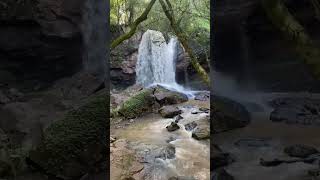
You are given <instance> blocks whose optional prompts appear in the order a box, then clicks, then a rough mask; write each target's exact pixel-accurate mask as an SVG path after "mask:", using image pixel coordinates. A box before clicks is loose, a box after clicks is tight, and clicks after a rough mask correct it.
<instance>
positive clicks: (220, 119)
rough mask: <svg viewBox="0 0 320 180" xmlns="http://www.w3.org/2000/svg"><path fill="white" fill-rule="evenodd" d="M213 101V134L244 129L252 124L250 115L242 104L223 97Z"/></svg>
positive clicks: (214, 98) (217, 97) (215, 98)
mask: <svg viewBox="0 0 320 180" xmlns="http://www.w3.org/2000/svg"><path fill="white" fill-rule="evenodd" d="M212 99H213V101H212V104H211V107H212V110H211V115H212V118H211V119H212V123H213V133H220V132H223V131H228V130H232V129H236V128H242V127H245V126H247V125H248V124H249V123H250V114H249V112H248V111H247V109H246V108H245V107H244V106H243V105H241V104H240V103H238V102H236V101H233V100H231V99H228V98H226V97H222V96H213V97H212Z"/></svg>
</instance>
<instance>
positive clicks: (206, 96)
mask: <svg viewBox="0 0 320 180" xmlns="http://www.w3.org/2000/svg"><path fill="white" fill-rule="evenodd" d="M194 99H195V100H198V101H209V100H210V92H199V93H197V94H195V98H194Z"/></svg>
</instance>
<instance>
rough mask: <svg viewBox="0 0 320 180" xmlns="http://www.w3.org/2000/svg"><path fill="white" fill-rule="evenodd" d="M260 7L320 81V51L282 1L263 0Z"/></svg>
mask: <svg viewBox="0 0 320 180" xmlns="http://www.w3.org/2000/svg"><path fill="white" fill-rule="evenodd" d="M262 5H263V7H264V9H265V12H266V14H267V16H268V18H269V19H270V21H271V22H272V23H273V25H274V26H275V27H276V28H278V29H279V30H280V31H281V32H282V33H283V34H284V35H285V36H286V37H287V38H288V39H289V40H291V41H292V44H293V45H294V47H295V49H296V51H297V52H298V54H299V55H300V56H301V57H302V59H303V60H304V63H305V64H307V65H308V67H309V68H310V69H311V71H312V73H313V75H314V76H315V78H317V79H320V51H319V49H318V47H316V46H315V45H314V43H313V42H312V40H311V38H310V37H309V35H308V34H307V32H306V31H305V29H304V27H303V26H302V25H301V24H300V23H299V22H298V21H297V20H296V19H295V17H294V16H293V15H292V14H291V13H290V11H289V10H288V8H287V7H286V6H285V4H284V3H283V2H282V0H263V1H262Z"/></svg>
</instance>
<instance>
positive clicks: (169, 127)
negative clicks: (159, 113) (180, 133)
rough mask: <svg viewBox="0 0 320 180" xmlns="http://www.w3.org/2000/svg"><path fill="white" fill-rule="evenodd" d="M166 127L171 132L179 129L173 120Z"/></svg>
mask: <svg viewBox="0 0 320 180" xmlns="http://www.w3.org/2000/svg"><path fill="white" fill-rule="evenodd" d="M166 128H167V130H168V131H169V132H172V131H175V130H178V129H180V126H179V125H178V124H177V123H175V122H171V124H170V125H169V126H167V127H166Z"/></svg>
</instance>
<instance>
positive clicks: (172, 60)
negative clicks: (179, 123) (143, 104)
mask: <svg viewBox="0 0 320 180" xmlns="http://www.w3.org/2000/svg"><path fill="white" fill-rule="evenodd" d="M178 43H179V41H178V40H177V38H175V37H173V38H171V39H170V41H169V43H167V42H166V40H165V38H164V36H163V34H162V33H161V32H159V31H154V30H147V31H146V32H145V33H144V34H143V36H142V39H141V42H140V45H139V50H138V61H137V65H136V75H137V78H136V83H137V84H140V85H142V86H144V87H149V86H153V85H155V84H160V85H162V86H164V87H166V88H167V89H170V90H174V91H178V92H182V93H184V94H186V95H187V96H189V97H193V96H194V95H193V94H194V93H195V92H198V91H190V90H187V89H185V88H184V87H183V86H181V85H179V84H178V83H177V82H176V60H177V58H178Z"/></svg>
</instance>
